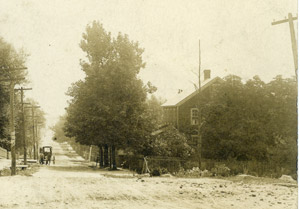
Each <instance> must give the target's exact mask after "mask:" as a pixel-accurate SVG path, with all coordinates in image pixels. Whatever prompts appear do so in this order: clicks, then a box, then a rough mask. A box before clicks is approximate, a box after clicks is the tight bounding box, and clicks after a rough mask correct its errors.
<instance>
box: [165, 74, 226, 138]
mask: <svg viewBox="0 0 300 209" xmlns="http://www.w3.org/2000/svg"><path fill="white" fill-rule="evenodd" d="M221 81H222V79H221V78H220V77H215V78H211V77H210V70H204V81H203V82H202V84H201V97H199V91H198V90H196V89H195V88H194V89H192V90H190V91H189V90H187V91H179V92H178V94H177V95H176V96H175V97H174V98H172V99H170V100H168V101H167V102H165V103H164V104H163V105H162V108H163V114H164V124H168V125H172V126H174V127H176V128H177V129H178V130H179V131H180V132H182V133H185V134H187V135H188V136H189V137H190V140H189V141H190V144H196V142H197V138H198V124H199V114H198V113H199V108H198V107H199V100H200V99H206V101H207V99H209V97H210V96H211V95H212V91H213V88H214V87H215V85H218V84H219V83H220V82H221Z"/></svg>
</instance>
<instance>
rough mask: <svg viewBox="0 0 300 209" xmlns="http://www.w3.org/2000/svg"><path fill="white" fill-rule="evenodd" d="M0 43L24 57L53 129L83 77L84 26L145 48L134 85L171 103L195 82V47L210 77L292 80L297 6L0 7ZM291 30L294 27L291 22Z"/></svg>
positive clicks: (122, 3)
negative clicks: (151, 88) (147, 86)
mask: <svg viewBox="0 0 300 209" xmlns="http://www.w3.org/2000/svg"><path fill="white" fill-rule="evenodd" d="M0 2H1V6H0V36H2V37H3V38H4V39H5V40H6V41H7V42H9V43H11V44H12V45H13V46H15V48H16V49H19V48H24V49H25V50H26V52H28V53H29V54H30V56H29V58H28V61H27V67H28V69H29V79H30V81H31V84H29V85H28V87H32V88H33V90H32V91H31V92H29V91H26V97H33V98H34V99H35V100H37V101H38V102H39V104H40V105H41V107H42V108H43V110H44V111H45V112H46V113H47V115H46V117H47V119H48V121H47V123H48V125H53V124H54V123H55V122H56V121H57V119H58V117H59V115H63V114H64V108H65V107H66V106H67V99H68V98H67V96H66V95H65V92H66V91H67V89H68V87H69V86H70V85H71V83H72V82H75V81H77V80H78V79H81V78H83V77H84V74H83V72H82V71H81V69H80V66H79V59H80V58H84V56H85V55H84V54H83V53H82V51H81V49H80V48H79V42H80V40H81V36H82V33H83V32H84V31H85V27H86V25H87V24H89V23H91V22H92V21H93V20H99V21H100V22H101V23H102V24H103V26H104V28H105V29H106V30H107V31H110V32H112V34H113V35H116V34H117V33H118V32H119V31H120V32H122V33H126V34H128V35H129V38H130V39H131V40H134V41H138V42H139V43H140V45H141V47H143V48H145V52H144V56H143V57H144V61H145V62H146V63H147V65H146V68H145V69H144V70H142V72H141V75H140V76H141V78H142V79H143V80H144V82H145V83H146V82H147V81H151V82H152V83H153V84H154V85H155V86H157V87H158V91H157V93H156V94H157V95H158V96H162V97H164V98H170V97H172V96H173V95H174V94H176V93H177V90H178V89H186V88H188V87H189V86H191V85H192V82H194V81H196V80H197V77H196V76H195V75H194V73H192V71H195V72H197V70H198V56H199V54H198V51H199V49H198V41H199V39H201V54H202V55H201V57H202V69H211V70H212V76H224V75H226V74H228V73H232V74H236V75H238V76H240V77H242V78H243V79H249V78H252V77H253V76H254V75H259V76H260V77H261V79H263V80H264V81H266V82H268V81H270V80H271V79H272V78H273V77H275V76H276V75H278V74H282V75H284V76H285V77H290V76H293V75H294V65H293V56H292V50H291V41H290V32H289V26H288V24H287V23H285V24H280V25H276V26H271V22H272V21H273V20H274V19H275V20H281V19H284V18H285V17H287V15H288V13H289V12H291V13H292V14H293V15H294V16H295V15H297V1H296V0H248V1H240V0H215V1H204V0H189V1H187V0H181V1H175V0H168V1H167V0H164V1H162V0H157V1H154V0H147V1H146V0H144V1H143V0H132V1H127V0H119V1H113V0H107V1H104V0H73V1H67V0H64V1H62V0H51V1H46V0H45V1H43V0H35V1H33V0H32V1H31V0H28V1H20V0H10V1H7V0H0ZM295 24H297V21H295Z"/></svg>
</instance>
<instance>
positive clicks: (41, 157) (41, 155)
mask: <svg viewBox="0 0 300 209" xmlns="http://www.w3.org/2000/svg"><path fill="white" fill-rule="evenodd" d="M40 164H44V153H42V152H40Z"/></svg>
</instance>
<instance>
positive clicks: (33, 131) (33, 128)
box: [26, 105, 40, 160]
mask: <svg viewBox="0 0 300 209" xmlns="http://www.w3.org/2000/svg"><path fill="white" fill-rule="evenodd" d="M26 108H31V117H32V140H33V159H34V160H36V159H37V155H36V139H35V125H34V123H35V120H34V118H35V116H34V109H35V108H40V106H34V105H31V107H26Z"/></svg>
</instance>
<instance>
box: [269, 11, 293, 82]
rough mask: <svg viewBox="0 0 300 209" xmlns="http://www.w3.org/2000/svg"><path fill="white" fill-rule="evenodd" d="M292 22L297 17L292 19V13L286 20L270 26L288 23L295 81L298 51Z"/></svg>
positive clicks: (275, 22)
mask: <svg viewBox="0 0 300 209" xmlns="http://www.w3.org/2000/svg"><path fill="white" fill-rule="evenodd" d="M294 20H298V17H293V15H292V13H289V14H288V18H287V19H284V20H279V21H273V22H272V25H278V24H282V23H287V22H288V23H289V26H290V34H291V42H292V51H293V57H294V66H295V75H296V79H298V50H297V41H296V35H295V28H294Z"/></svg>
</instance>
